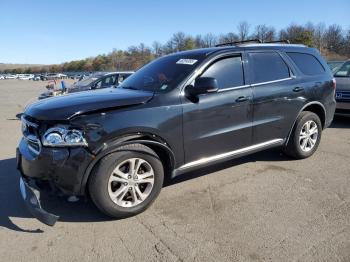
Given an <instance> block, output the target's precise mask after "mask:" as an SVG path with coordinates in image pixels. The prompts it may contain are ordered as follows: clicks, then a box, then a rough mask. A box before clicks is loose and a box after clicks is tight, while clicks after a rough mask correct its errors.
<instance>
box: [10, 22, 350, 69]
mask: <svg viewBox="0 0 350 262" xmlns="http://www.w3.org/2000/svg"><path fill="white" fill-rule="evenodd" d="M248 39H258V40H260V41H262V42H267V41H276V40H289V41H290V43H294V44H305V45H307V46H310V47H316V48H317V49H319V50H320V52H321V54H322V55H323V56H324V57H325V58H326V59H329V60H335V59H338V60H345V59H349V58H350V27H349V28H348V29H343V28H342V27H341V26H340V25H337V24H333V25H329V26H326V25H325V24H323V23H319V24H313V23H307V24H306V25H297V24H291V25H289V26H288V27H286V28H284V29H281V30H279V31H277V30H276V29H275V28H274V27H272V26H268V25H265V24H260V25H257V26H255V27H252V26H251V25H250V24H249V23H247V22H241V23H239V24H238V25H237V28H236V30H235V31H233V32H228V33H226V34H221V35H215V34H212V33H207V34H205V35H196V36H191V35H187V34H185V33H183V32H177V33H174V34H173V35H172V37H171V38H170V39H169V40H168V41H166V42H165V43H160V42H158V41H155V42H154V43H153V44H152V46H147V45H145V44H143V43H141V44H139V45H138V46H130V47H129V48H127V50H117V49H114V50H113V51H112V52H110V53H108V54H102V55H98V56H96V57H89V58H86V59H82V60H75V61H71V62H66V63H62V64H57V65H48V66H42V67H29V68H25V69H21V68H18V69H12V70H6V71H5V73H39V72H53V73H55V72H82V71H85V72H89V71H116V70H137V69H138V68H140V67H141V66H143V65H144V64H146V63H148V62H150V61H152V60H153V59H155V58H157V57H160V56H163V55H166V54H170V53H174V52H178V51H184V50H189V49H195V48H205V47H212V46H215V45H217V44H221V43H227V42H234V41H244V40H248Z"/></svg>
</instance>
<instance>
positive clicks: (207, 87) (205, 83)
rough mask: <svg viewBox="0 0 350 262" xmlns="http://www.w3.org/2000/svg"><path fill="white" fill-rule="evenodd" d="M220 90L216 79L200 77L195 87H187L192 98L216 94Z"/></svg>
mask: <svg viewBox="0 0 350 262" xmlns="http://www.w3.org/2000/svg"><path fill="white" fill-rule="evenodd" d="M218 90H219V87H218V81H217V80H216V78H214V77H199V78H197V79H196V81H195V82H194V86H192V85H189V86H187V87H186V92H187V93H188V94H189V95H192V96H198V95H201V94H207V93H215V92H217V91H218Z"/></svg>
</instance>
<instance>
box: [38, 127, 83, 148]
mask: <svg viewBox="0 0 350 262" xmlns="http://www.w3.org/2000/svg"><path fill="white" fill-rule="evenodd" d="M42 142H43V145H44V146H52V147H55V146H56V147H64V146H87V143H86V140H85V138H84V137H83V133H82V132H81V131H80V130H76V129H66V128H64V127H54V128H50V129H48V130H47V131H46V132H45V134H44V136H43V138H42Z"/></svg>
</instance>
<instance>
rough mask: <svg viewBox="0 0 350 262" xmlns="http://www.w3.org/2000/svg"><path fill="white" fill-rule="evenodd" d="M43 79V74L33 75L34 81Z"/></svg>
mask: <svg viewBox="0 0 350 262" xmlns="http://www.w3.org/2000/svg"><path fill="white" fill-rule="evenodd" d="M40 80H41V75H40V74H36V75H34V77H33V81H40Z"/></svg>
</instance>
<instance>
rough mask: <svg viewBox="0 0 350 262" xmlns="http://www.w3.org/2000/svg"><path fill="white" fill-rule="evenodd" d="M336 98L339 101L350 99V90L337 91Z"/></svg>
mask: <svg viewBox="0 0 350 262" xmlns="http://www.w3.org/2000/svg"><path fill="white" fill-rule="evenodd" d="M335 99H336V100H337V101H350V91H336V92H335Z"/></svg>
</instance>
